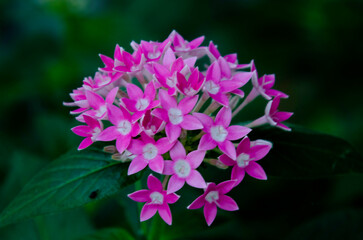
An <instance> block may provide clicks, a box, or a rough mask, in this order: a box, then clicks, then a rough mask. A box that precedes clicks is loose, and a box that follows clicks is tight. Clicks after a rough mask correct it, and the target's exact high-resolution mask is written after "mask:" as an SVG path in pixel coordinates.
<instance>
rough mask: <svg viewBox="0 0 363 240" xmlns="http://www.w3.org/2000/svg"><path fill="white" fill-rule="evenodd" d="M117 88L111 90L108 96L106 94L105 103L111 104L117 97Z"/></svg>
mask: <svg viewBox="0 0 363 240" xmlns="http://www.w3.org/2000/svg"><path fill="white" fill-rule="evenodd" d="M118 89H119V88H118V87H115V88H113V89H112V90H111V91H110V92H109V93H108V94H107V97H106V103H108V104H113V102H114V101H115V97H116V95H117V92H118Z"/></svg>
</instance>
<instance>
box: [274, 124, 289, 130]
mask: <svg viewBox="0 0 363 240" xmlns="http://www.w3.org/2000/svg"><path fill="white" fill-rule="evenodd" d="M276 127H278V128H281V129H282V130H285V131H291V128H289V127H288V126H286V125H285V124H282V123H277V124H276Z"/></svg>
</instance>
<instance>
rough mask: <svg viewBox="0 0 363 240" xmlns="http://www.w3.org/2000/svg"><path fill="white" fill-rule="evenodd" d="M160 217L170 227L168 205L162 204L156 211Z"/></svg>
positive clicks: (170, 218)
mask: <svg viewBox="0 0 363 240" xmlns="http://www.w3.org/2000/svg"><path fill="white" fill-rule="evenodd" d="M158 212H159V215H160V217H161V218H162V219H163V220H164V221H165V222H166V223H167V224H168V225H171V222H172V217H171V212H170V207H169V205H168V204H163V205H162V206H160V207H159V209H158Z"/></svg>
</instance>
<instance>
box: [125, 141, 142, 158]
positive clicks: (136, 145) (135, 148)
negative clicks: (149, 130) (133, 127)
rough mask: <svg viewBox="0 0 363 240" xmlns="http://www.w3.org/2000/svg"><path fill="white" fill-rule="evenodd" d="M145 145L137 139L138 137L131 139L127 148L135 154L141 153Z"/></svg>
mask: <svg viewBox="0 0 363 240" xmlns="http://www.w3.org/2000/svg"><path fill="white" fill-rule="evenodd" d="M144 146H145V143H144V142H142V141H140V140H138V139H133V140H132V141H131V143H130V145H129V147H128V148H127V150H128V151H129V152H131V153H133V154H136V155H140V154H142V148H143V147H144Z"/></svg>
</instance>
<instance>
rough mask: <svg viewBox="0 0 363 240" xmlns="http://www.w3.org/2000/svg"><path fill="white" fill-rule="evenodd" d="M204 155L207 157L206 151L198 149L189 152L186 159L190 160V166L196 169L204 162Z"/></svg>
mask: <svg viewBox="0 0 363 240" xmlns="http://www.w3.org/2000/svg"><path fill="white" fill-rule="evenodd" d="M204 157H205V151H202V150H196V151H193V152H190V153H189V154H188V156H187V157H186V160H187V161H188V162H189V164H190V166H191V167H192V168H193V169H196V168H198V167H199V166H200V164H201V163H202V162H203V160H204Z"/></svg>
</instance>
